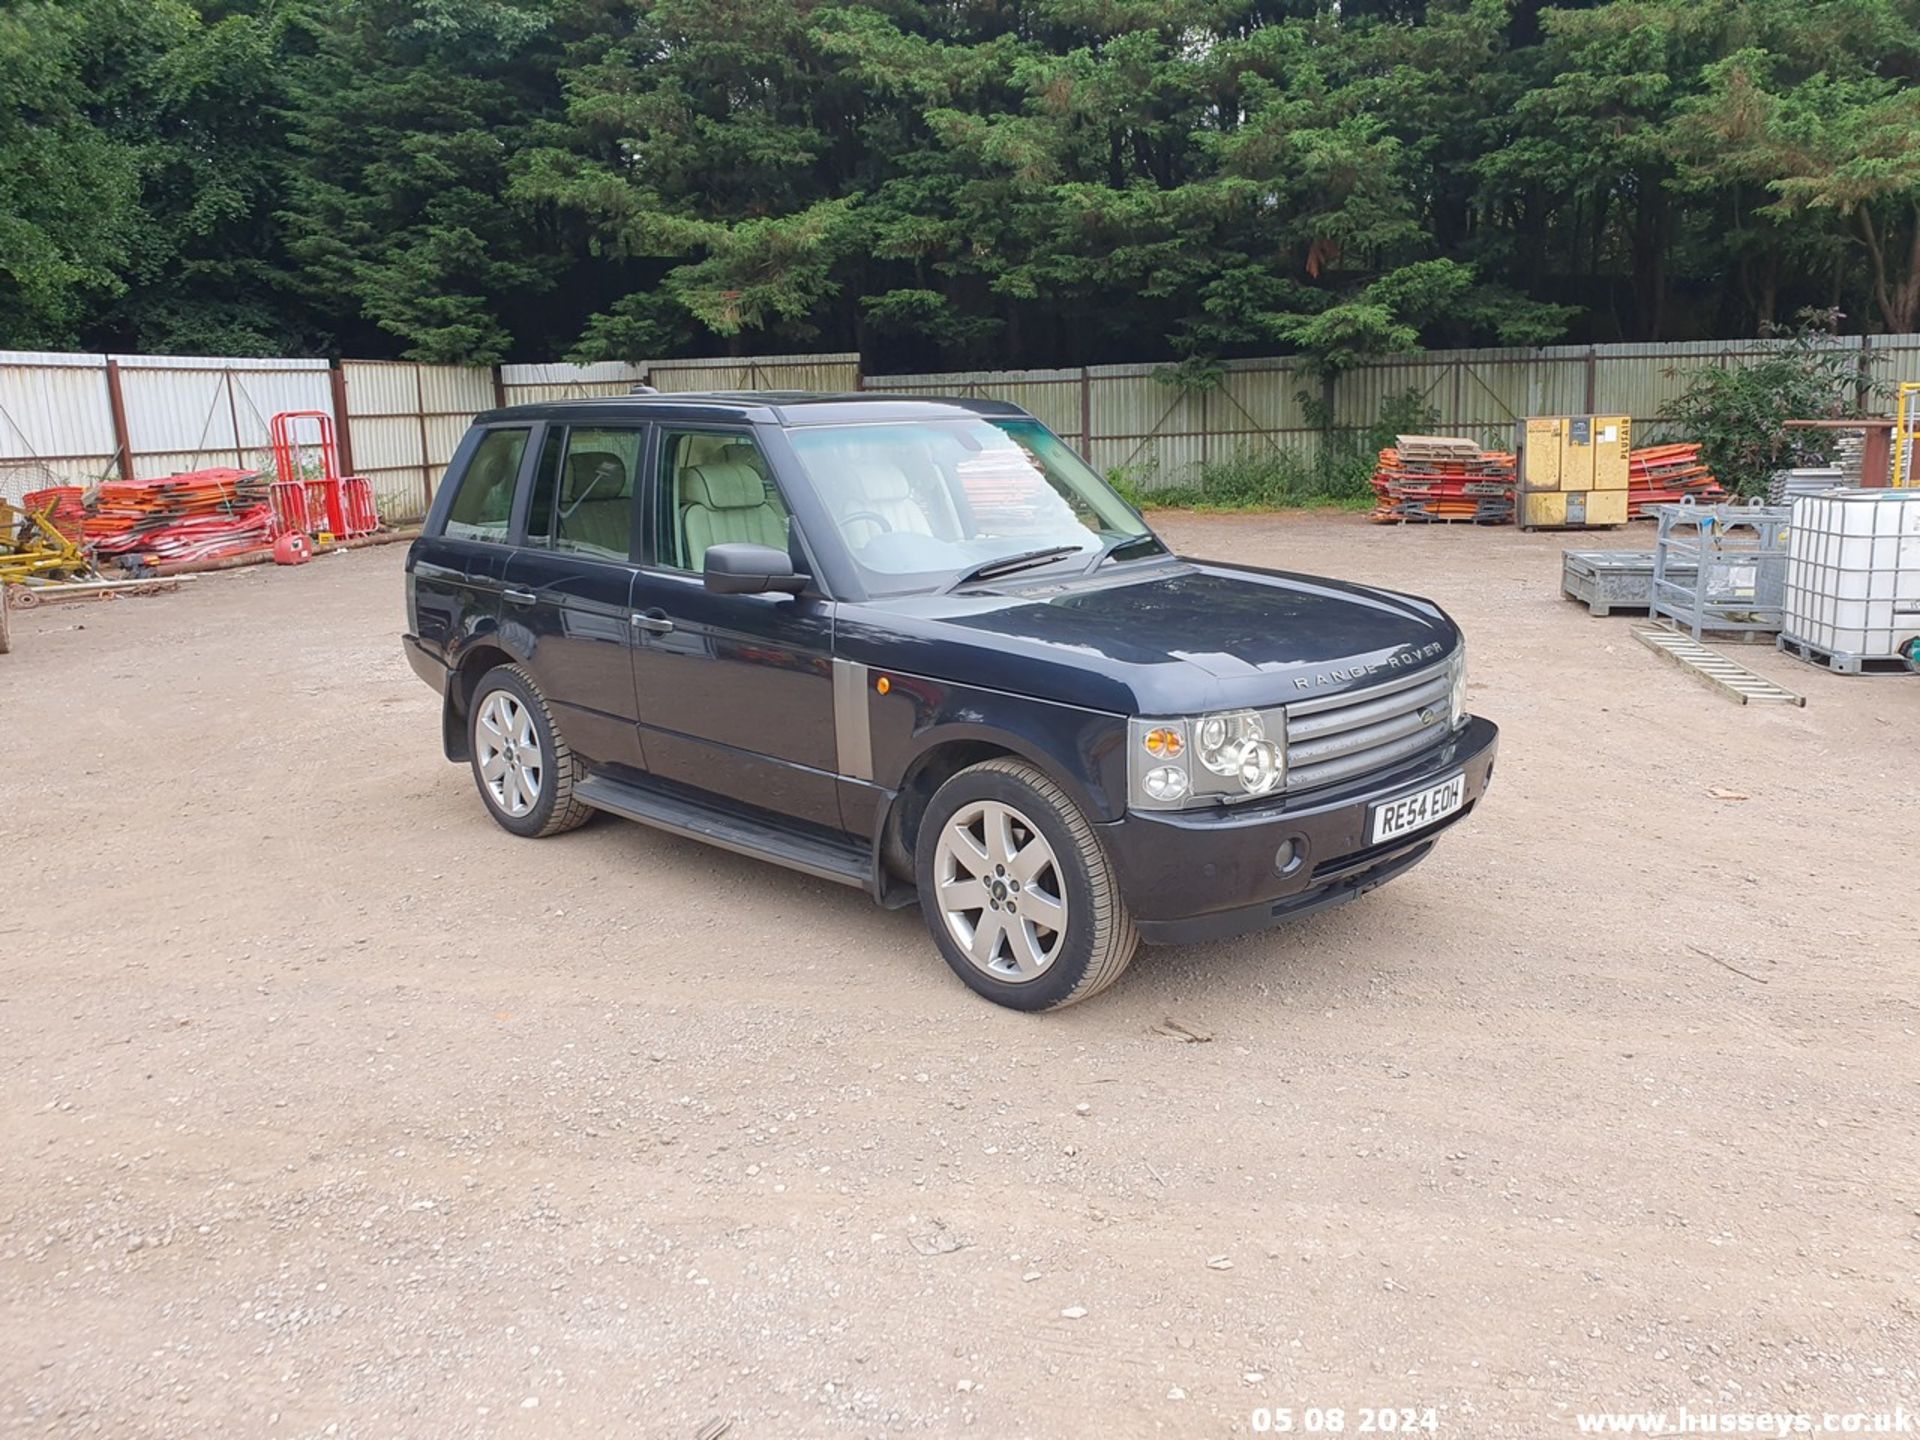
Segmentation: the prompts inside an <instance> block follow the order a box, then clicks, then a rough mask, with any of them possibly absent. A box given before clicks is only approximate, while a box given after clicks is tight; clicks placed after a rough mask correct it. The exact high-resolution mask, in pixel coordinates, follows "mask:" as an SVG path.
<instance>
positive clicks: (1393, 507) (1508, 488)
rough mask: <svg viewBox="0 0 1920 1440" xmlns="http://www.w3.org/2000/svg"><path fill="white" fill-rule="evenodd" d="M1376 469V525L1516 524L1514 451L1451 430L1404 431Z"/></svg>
mask: <svg viewBox="0 0 1920 1440" xmlns="http://www.w3.org/2000/svg"><path fill="white" fill-rule="evenodd" d="M1395 438H1396V441H1397V443H1396V444H1394V445H1391V446H1389V447H1388V448H1387V449H1385V450H1382V451H1381V452H1380V461H1379V464H1378V465H1377V466H1376V467H1375V469H1374V472H1373V493H1374V499H1375V504H1374V508H1373V510H1372V512H1371V513H1370V514H1369V515H1368V516H1367V518H1368V519H1369V520H1372V521H1373V522H1374V523H1375V524H1379V525H1392V524H1405V523H1407V522H1409V521H1411V522H1413V523H1416V524H1444V523H1447V522H1449V521H1458V522H1464V523H1471V524H1475V525H1511V524H1512V523H1513V456H1512V455H1511V454H1510V453H1508V452H1507V451H1505V450H1482V449H1481V448H1480V447H1479V446H1478V445H1476V444H1474V443H1473V441H1471V440H1464V439H1461V438H1459V437H1457V436H1449V435H1400V436H1397V437H1395Z"/></svg>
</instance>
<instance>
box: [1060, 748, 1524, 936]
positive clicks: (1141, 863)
mask: <svg viewBox="0 0 1920 1440" xmlns="http://www.w3.org/2000/svg"><path fill="white" fill-rule="evenodd" d="M1499 743H1500V732H1499V729H1498V728H1497V727H1496V726H1495V725H1494V724H1493V722H1492V721H1491V720H1482V719H1480V718H1479V717H1478V716H1474V717H1472V718H1470V719H1469V720H1468V721H1467V724H1466V725H1465V726H1464V727H1463V728H1462V729H1461V730H1460V731H1459V732H1458V733H1456V734H1455V735H1454V736H1453V738H1452V739H1450V740H1448V741H1447V742H1446V743H1445V744H1443V745H1441V746H1439V747H1438V748H1436V749H1434V750H1430V751H1428V752H1427V753H1426V754H1424V755H1419V756H1416V757H1415V758H1414V759H1413V760H1411V761H1409V762H1407V763H1406V764H1404V765H1401V766H1398V767H1396V768H1394V769H1392V770H1385V771H1382V772H1380V773H1379V774H1377V775H1369V776H1367V777H1365V778H1364V779H1363V780H1360V781H1357V782H1353V783H1351V784H1347V785H1344V786H1341V787H1340V788H1338V789H1336V790H1332V791H1328V792H1325V793H1320V794H1309V795H1301V796H1298V797H1294V798H1292V799H1291V800H1286V799H1283V800H1281V801H1279V802H1277V803H1271V804H1260V805H1247V806H1219V807H1216V808H1213V809H1208V810H1169V811H1132V812H1129V813H1128V814H1127V815H1126V816H1125V817H1124V818H1122V819H1119V820H1113V821H1109V822H1107V823H1105V824H1102V825H1100V826H1098V827H1097V828H1098V829H1099V831H1100V838H1101V840H1102V842H1103V843H1104V844H1105V845H1106V847H1107V854H1108V855H1109V856H1110V857H1112V860H1113V865H1114V869H1115V871H1116V872H1117V873H1118V876H1119V880H1120V893H1121V896H1122V898H1123V899H1124V900H1125V901H1126V903H1127V908H1128V909H1129V910H1130V911H1131V912H1132V913H1133V918H1134V923H1135V925H1136V926H1137V927H1138V928H1139V931H1140V938H1141V939H1143V940H1145V941H1147V942H1148V943H1149V944H1156V945H1184V944H1190V943H1193V942H1196V941H1201V940H1221V939H1225V938H1226V937H1228V936H1231V935H1244V934H1246V933H1247V932H1249V931H1252V930H1260V929H1264V928H1265V927H1267V926H1269V925H1274V924H1278V923H1279V922H1280V921H1282V920H1285V919H1288V918H1290V917H1292V916H1296V915H1304V914H1307V913H1309V912H1311V911H1314V910H1322V909H1325V908H1327V907H1328V906H1332V905H1339V904H1343V903H1345V902H1346V901H1348V900H1354V899H1357V898H1358V897H1360V896H1361V895H1364V894H1365V893H1366V892H1367V891H1369V890H1371V889H1374V888H1375V887H1376V886H1379V885H1383V884H1385V883H1386V882H1387V881H1389V880H1391V879H1393V878H1394V877H1395V876H1396V875H1400V874H1402V873H1404V872H1405V871H1407V870H1410V869H1412V868H1413V867H1414V866H1415V865H1417V864H1419V863H1420V861H1422V860H1424V859H1425V858H1426V857H1427V853H1428V852H1429V851H1430V850H1432V848H1433V842H1434V838H1435V837H1436V836H1437V835H1439V834H1440V832H1441V831H1443V830H1445V829H1447V828H1448V827H1449V826H1451V825H1454V824H1456V823H1457V822H1459V821H1461V820H1464V819H1466V817H1467V816H1468V815H1469V814H1471V813H1472V812H1473V809H1474V806H1475V805H1477V804H1478V803H1479V800H1480V797H1481V795H1483V794H1484V793H1486V788H1487V784H1488V782H1489V781H1490V780H1492V778H1493V760H1494V752H1495V751H1496V750H1497V749H1498V748H1499ZM1456 774H1458V775H1464V776H1465V777H1466V787H1465V793H1464V795H1463V797H1462V803H1461V806H1460V808H1459V809H1458V810H1456V811H1454V812H1453V814H1451V815H1449V816H1448V817H1447V818H1446V819H1444V820H1442V821H1440V822H1439V823H1438V824H1435V825H1430V826H1428V827H1427V828H1426V829H1424V830H1419V831H1416V832H1414V833H1413V834H1411V835H1403V836H1400V837H1398V838H1396V839H1393V840H1389V841H1387V842H1385V843H1384V844H1381V845H1374V846H1370V845H1368V843H1367V817H1368V813H1369V810H1370V808H1371V807H1372V806H1373V805H1374V804H1376V803H1378V802H1379V801H1382V800H1389V799H1393V798H1395V797H1397V796H1400V795H1404V794H1406V793H1408V792H1409V791H1415V790H1419V789H1422V788H1423V787H1425V786H1429V785H1436V784H1438V783H1439V782H1441V781H1442V780H1446V779H1448V778H1450V777H1452V776H1454V775H1456ZM1286 841H1291V842H1292V844H1293V858H1292V860H1291V861H1290V863H1289V865H1288V867H1287V869H1286V870H1284V871H1282V870H1279V869H1277V868H1276V867H1275V864H1274V861H1275V856H1276V853H1277V852H1278V851H1279V849H1280V846H1281V845H1282V843H1284V842H1286Z"/></svg>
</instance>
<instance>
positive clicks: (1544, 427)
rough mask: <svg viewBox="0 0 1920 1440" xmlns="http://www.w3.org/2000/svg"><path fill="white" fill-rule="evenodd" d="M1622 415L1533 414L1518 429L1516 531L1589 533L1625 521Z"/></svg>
mask: <svg viewBox="0 0 1920 1440" xmlns="http://www.w3.org/2000/svg"><path fill="white" fill-rule="evenodd" d="M1632 449H1633V421H1632V420H1631V419H1630V418H1628V417H1627V416H1625V415H1535V416H1531V417H1529V418H1528V419H1527V421H1526V422H1525V424H1524V425H1523V427H1522V437H1521V451H1520V528H1521V529H1522V530H1572V529H1591V528H1594V527H1596V526H1610V525H1624V524H1626V523H1627V456H1628V455H1629V454H1630V453H1631V452H1632Z"/></svg>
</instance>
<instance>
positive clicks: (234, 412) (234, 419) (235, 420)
mask: <svg viewBox="0 0 1920 1440" xmlns="http://www.w3.org/2000/svg"><path fill="white" fill-rule="evenodd" d="M226 377H227V423H228V424H230V425H232V426H233V468H234V469H236V470H244V469H246V468H247V457H246V453H245V452H244V451H243V450H241V448H240V405H239V402H238V401H236V400H235V399H234V398H233V368H232V367H231V366H229V367H228V368H227V370H226Z"/></svg>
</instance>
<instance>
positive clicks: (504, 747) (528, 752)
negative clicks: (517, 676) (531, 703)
mask: <svg viewBox="0 0 1920 1440" xmlns="http://www.w3.org/2000/svg"><path fill="white" fill-rule="evenodd" d="M473 733H474V741H475V748H476V749H477V750H478V752H479V761H480V779H481V780H482V782H484V783H485V785H486V787H487V793H488V794H490V795H491V796H492V797H493V802H494V804H496V805H497V806H499V807H500V810H501V813H502V814H505V815H508V816H510V817H512V818H513V819H516V820H517V819H519V818H520V817H521V816H523V815H525V814H526V813H527V812H528V811H530V810H532V809H533V807H534V806H535V805H538V804H539V803H540V785H541V782H542V781H543V780H544V779H545V777H546V768H547V767H546V757H545V756H544V755H543V754H542V753H541V750H540V736H539V733H538V732H537V731H536V730H535V729H534V728H533V714H532V712H531V711H529V710H528V709H527V707H526V706H525V705H524V704H522V703H521V702H520V700H519V699H518V698H517V697H516V696H515V695H513V694H512V692H510V691H507V690H495V691H493V692H492V693H491V694H490V695H488V696H487V699H486V703H485V704H483V705H482V706H481V707H480V719H479V721H478V723H477V724H476V725H475V726H474V732H473Z"/></svg>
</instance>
